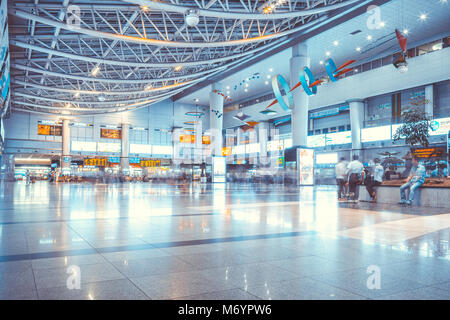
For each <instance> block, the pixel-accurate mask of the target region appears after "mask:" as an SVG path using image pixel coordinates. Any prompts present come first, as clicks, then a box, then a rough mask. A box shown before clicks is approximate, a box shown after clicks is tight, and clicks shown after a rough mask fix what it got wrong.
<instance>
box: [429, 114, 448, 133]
mask: <svg viewBox="0 0 450 320" xmlns="http://www.w3.org/2000/svg"><path fill="white" fill-rule="evenodd" d="M449 130H450V118H442V119H434V120H432V121H431V122H430V135H432V136H436V135H440V134H447V132H448V131H449Z"/></svg>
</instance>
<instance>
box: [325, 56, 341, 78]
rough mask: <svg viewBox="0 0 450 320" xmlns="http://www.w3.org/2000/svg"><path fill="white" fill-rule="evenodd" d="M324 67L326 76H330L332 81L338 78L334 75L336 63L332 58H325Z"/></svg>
mask: <svg viewBox="0 0 450 320" xmlns="http://www.w3.org/2000/svg"><path fill="white" fill-rule="evenodd" d="M325 69H326V70H327V73H328V76H329V77H330V80H331V81H332V82H336V81H338V80H339V79H337V78H336V77H335V76H334V74H335V73H336V71H337V69H336V64H335V63H334V61H333V59H331V58H330V59H327V61H325Z"/></svg>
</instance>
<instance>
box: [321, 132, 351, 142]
mask: <svg viewBox="0 0 450 320" xmlns="http://www.w3.org/2000/svg"><path fill="white" fill-rule="evenodd" d="M347 143H352V132H351V131H342V132H335V133H327V134H326V135H325V144H326V145H327V146H332V145H337V144H347Z"/></svg>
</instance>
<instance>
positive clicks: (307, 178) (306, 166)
mask: <svg viewBox="0 0 450 320" xmlns="http://www.w3.org/2000/svg"><path fill="white" fill-rule="evenodd" d="M297 152H298V157H297V158H298V161H299V177H300V185H313V184H314V150H312V149H302V148H299V149H297Z"/></svg>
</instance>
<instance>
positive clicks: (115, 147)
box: [97, 142, 120, 153]
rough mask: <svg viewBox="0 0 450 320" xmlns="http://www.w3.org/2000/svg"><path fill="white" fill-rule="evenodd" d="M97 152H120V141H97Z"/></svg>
mask: <svg viewBox="0 0 450 320" xmlns="http://www.w3.org/2000/svg"><path fill="white" fill-rule="evenodd" d="M97 151H98V152H114V153H117V152H120V143H112V142H99V143H98V145H97Z"/></svg>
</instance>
